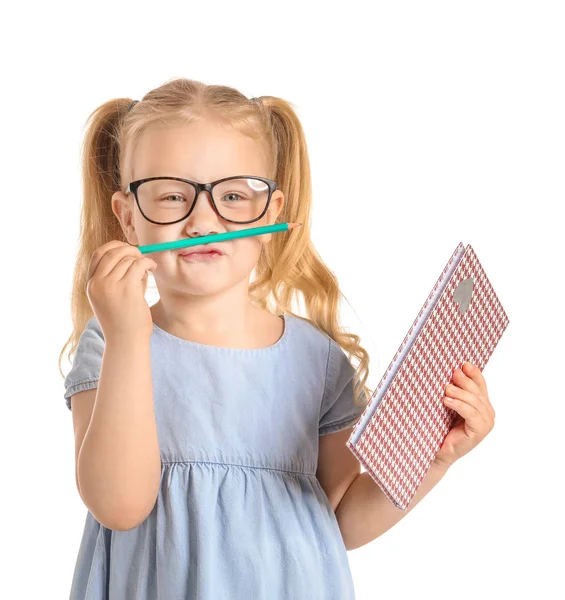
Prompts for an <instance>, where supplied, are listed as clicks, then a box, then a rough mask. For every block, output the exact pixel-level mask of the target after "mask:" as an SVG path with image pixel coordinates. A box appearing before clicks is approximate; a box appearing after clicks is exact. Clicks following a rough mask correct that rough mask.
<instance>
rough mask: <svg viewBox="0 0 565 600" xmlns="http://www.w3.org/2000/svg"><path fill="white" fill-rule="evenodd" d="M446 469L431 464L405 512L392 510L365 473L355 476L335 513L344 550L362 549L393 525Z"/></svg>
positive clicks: (391, 504)
mask: <svg viewBox="0 0 565 600" xmlns="http://www.w3.org/2000/svg"><path fill="white" fill-rule="evenodd" d="M346 450H347V452H349V449H348V448H346ZM447 469H448V467H440V466H438V465H437V464H435V463H432V466H431V467H430V469H429V471H428V472H427V474H426V476H425V477H424V479H423V480H422V483H421V484H420V486H419V488H418V491H417V492H416V495H415V496H414V498H413V499H412V501H411V502H410V505H409V506H408V508H407V509H406V510H401V509H400V508H397V507H396V506H394V504H393V503H392V502H391V501H390V500H389V499H388V498H387V497H386V496H385V494H384V492H383V491H382V490H381V488H380V487H379V486H378V485H377V484H376V483H375V481H374V480H373V479H372V478H371V476H370V475H369V473H367V472H364V473H361V474H359V475H358V476H357V477H356V478H355V479H354V481H353V483H352V484H351V485H350V486H349V488H348V489H347V491H346V492H345V494H344V496H343V498H342V500H341V502H340V503H339V505H338V507H337V509H336V511H335V514H336V519H337V521H338V523H339V528H340V530H341V534H342V537H343V541H344V542H345V547H346V548H347V550H355V549H356V548H359V547H360V546H364V545H365V544H367V543H369V542H371V541H373V540H374V539H375V538H377V537H379V536H380V535H382V534H383V533H384V532H385V531H387V530H388V529H390V528H391V527H392V526H393V525H396V523H398V522H399V521H400V520H401V519H403V518H404V517H405V516H406V515H407V514H408V513H409V512H410V511H411V510H412V509H413V508H414V507H415V506H416V505H417V504H418V502H420V500H422V498H424V497H425V496H426V495H427V494H428V492H429V491H430V490H431V489H432V488H434V487H435V486H436V485H437V483H438V482H439V481H440V480H441V479H442V477H443V476H444V475H445V473H446V472H447Z"/></svg>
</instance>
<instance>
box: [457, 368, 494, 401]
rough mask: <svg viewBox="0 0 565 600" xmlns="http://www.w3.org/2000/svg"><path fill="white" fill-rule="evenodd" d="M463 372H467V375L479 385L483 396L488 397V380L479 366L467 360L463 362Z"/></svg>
mask: <svg viewBox="0 0 565 600" xmlns="http://www.w3.org/2000/svg"><path fill="white" fill-rule="evenodd" d="M463 373H465V375H467V377H470V378H471V379H472V380H473V381H474V382H475V383H476V384H477V385H478V386H479V389H480V390H481V394H482V395H483V397H484V398H488V390H487V382H486V381H485V378H484V376H483V374H482V372H481V370H480V369H479V367H477V366H476V365H474V364H472V363H469V362H465V363H463Z"/></svg>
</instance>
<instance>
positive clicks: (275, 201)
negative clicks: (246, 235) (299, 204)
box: [257, 190, 284, 244]
mask: <svg viewBox="0 0 565 600" xmlns="http://www.w3.org/2000/svg"><path fill="white" fill-rule="evenodd" d="M283 206H284V194H283V193H282V192H281V191H280V190H275V191H274V192H273V195H272V196H271V201H270V202H269V208H268V209H267V212H266V213H265V215H264V216H263V219H261V221H263V220H264V221H265V222H264V225H272V224H273V223H274V222H275V221H276V220H277V217H278V216H279V214H280V213H281V210H282V208H283ZM257 226H258V227H259V225H257ZM272 237H273V234H272V233H264V234H263V235H260V236H259V239H260V240H261V242H262V243H263V244H268V243H269V242H270V241H271V238H272Z"/></svg>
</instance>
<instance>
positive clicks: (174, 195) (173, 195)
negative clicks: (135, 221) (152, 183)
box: [159, 194, 186, 201]
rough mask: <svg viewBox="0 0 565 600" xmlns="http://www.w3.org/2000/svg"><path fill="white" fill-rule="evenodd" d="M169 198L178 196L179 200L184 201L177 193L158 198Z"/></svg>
mask: <svg viewBox="0 0 565 600" xmlns="http://www.w3.org/2000/svg"><path fill="white" fill-rule="evenodd" d="M169 198H180V200H181V201H186V199H185V198H183V197H182V196H180V195H179V194H169V195H168V196H164V197H163V198H160V199H159V200H168V199H169Z"/></svg>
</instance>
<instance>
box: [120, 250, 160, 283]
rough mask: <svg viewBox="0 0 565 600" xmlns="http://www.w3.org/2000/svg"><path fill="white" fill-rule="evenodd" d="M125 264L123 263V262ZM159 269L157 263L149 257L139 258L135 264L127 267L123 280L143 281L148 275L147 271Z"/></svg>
mask: <svg viewBox="0 0 565 600" xmlns="http://www.w3.org/2000/svg"><path fill="white" fill-rule="evenodd" d="M122 262H123V261H122ZM156 268H157V263H156V262H155V261H154V260H153V259H152V258H149V257H148V256H144V257H143V258H137V259H135V260H134V262H133V263H131V262H130V263H129V264H128V265H127V269H126V272H125V273H124V275H123V277H122V279H125V278H128V279H135V280H137V281H143V279H144V278H145V276H146V275H147V271H154V270H155V269H156Z"/></svg>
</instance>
